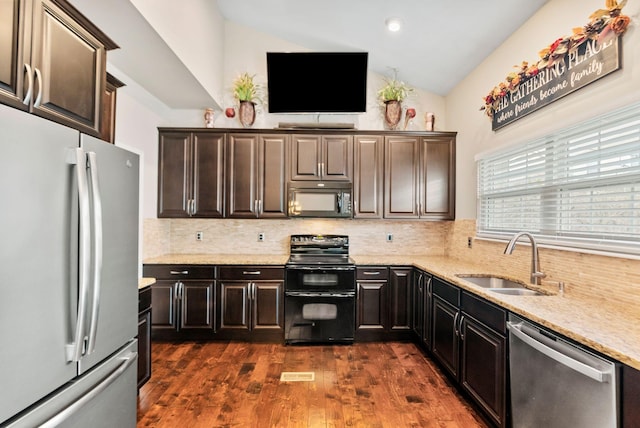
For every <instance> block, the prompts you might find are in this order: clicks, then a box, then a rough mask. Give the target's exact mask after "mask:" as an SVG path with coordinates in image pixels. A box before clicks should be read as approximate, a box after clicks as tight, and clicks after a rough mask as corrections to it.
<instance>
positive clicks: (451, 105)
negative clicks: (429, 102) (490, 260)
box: [446, 0, 640, 219]
mask: <svg viewBox="0 0 640 428" xmlns="http://www.w3.org/2000/svg"><path fill="white" fill-rule="evenodd" d="M603 7H604V1H603V0H553V1H550V2H548V3H547V4H546V5H545V6H544V7H543V8H542V9H540V11H539V12H538V13H536V14H535V15H534V16H533V17H532V18H531V19H530V20H529V21H527V22H526V23H525V24H524V25H523V26H522V27H521V28H520V29H519V30H518V31H516V32H515V33H514V34H513V35H512V36H511V37H510V38H509V39H508V40H507V41H506V42H505V43H504V44H503V45H502V46H500V47H499V48H498V49H497V50H496V51H495V52H494V53H493V54H491V56H489V57H488V58H487V59H486V60H485V61H484V62H483V63H482V64H481V65H480V66H479V67H477V68H476V69H475V70H474V71H473V72H472V73H471V74H470V75H469V76H468V77H467V78H466V79H465V80H464V81H463V82H461V83H460V84H459V85H457V86H456V88H455V89H454V90H453V91H452V92H451V93H450V94H449V95H448V96H447V97H446V116H447V124H448V126H449V127H450V128H451V129H452V130H456V131H458V138H457V178H456V186H457V195H456V208H457V211H456V218H458V219H465V218H475V217H476V192H475V189H476V168H475V161H474V158H475V156H476V155H477V154H478V153H481V152H484V151H487V150H490V149H495V148H497V147H501V146H505V145H509V144H517V143H519V142H523V141H528V140H530V139H534V138H538V137H541V136H543V135H545V134H547V133H550V132H552V131H554V130H557V129H561V128H564V127H568V126H570V125H572V124H575V123H579V122H582V121H584V120H586V119H589V118H592V117H596V116H598V114H601V113H604V112H607V111H610V110H612V109H615V108H617V107H621V106H624V105H627V104H631V103H633V102H637V101H639V100H640V51H639V49H638V46H639V45H640V29H638V28H636V27H637V26H638V24H639V22H638V15H639V10H640V5H639V4H638V2H629V4H628V5H627V6H626V7H625V8H624V9H623V10H622V13H623V14H625V15H628V16H630V17H631V18H632V23H631V25H630V26H629V28H628V29H627V31H626V33H625V34H624V35H623V37H622V55H621V57H622V69H621V70H618V71H616V72H614V73H612V74H610V75H608V76H606V77H604V78H602V79H600V80H599V81H597V82H595V83H592V84H591V85H589V86H587V87H585V88H582V89H580V90H578V91H576V92H574V93H572V94H570V95H567V96H566V97H564V98H562V99H561V100H558V101H556V102H554V103H552V104H550V105H548V106H546V107H544V108H542V109H540V110H538V111H537V112H535V113H532V114H530V115H528V116H526V117H523V118H521V119H519V120H517V121H516V122H513V123H512V124H510V125H507V126H506V127H504V128H502V129H500V130H498V131H496V132H493V131H491V121H490V119H489V118H488V117H487V116H486V115H485V114H484V112H481V111H479V108H480V107H481V106H482V105H483V98H484V96H485V95H486V94H487V93H488V92H489V91H490V90H491V89H492V88H493V87H494V86H496V85H497V84H498V83H500V82H501V81H503V80H504V79H505V77H506V75H507V74H508V73H509V72H511V71H514V69H513V66H514V65H519V64H520V63H521V62H522V61H529V63H534V62H535V61H537V60H538V58H539V57H538V51H540V50H541V49H543V48H545V47H546V46H548V45H549V44H551V43H552V42H553V41H554V40H556V39H557V38H559V37H563V36H566V35H570V34H571V29H572V28H573V27H582V26H584V25H585V24H586V23H588V22H589V15H591V13H593V12H594V11H596V10H597V9H601V8H603ZM478 25H482V24H481V23H478Z"/></svg>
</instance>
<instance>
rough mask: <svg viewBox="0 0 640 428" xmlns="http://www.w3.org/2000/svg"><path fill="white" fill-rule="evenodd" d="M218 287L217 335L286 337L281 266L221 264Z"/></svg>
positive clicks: (260, 338)
mask: <svg viewBox="0 0 640 428" xmlns="http://www.w3.org/2000/svg"><path fill="white" fill-rule="evenodd" d="M218 288H219V292H218V296H219V298H218V313H219V317H218V327H217V336H218V338H220V339H234V340H252V341H261V342H262V341H264V342H272V341H273V342H280V341H283V340H284V269H283V268H282V267H267V266H242V267H221V268H220V280H219V281H218Z"/></svg>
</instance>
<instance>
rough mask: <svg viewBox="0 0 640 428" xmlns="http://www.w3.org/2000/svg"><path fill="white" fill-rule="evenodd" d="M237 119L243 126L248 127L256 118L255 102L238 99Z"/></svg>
mask: <svg viewBox="0 0 640 428" xmlns="http://www.w3.org/2000/svg"><path fill="white" fill-rule="evenodd" d="M238 119H239V120H240V123H241V124H242V126H244V127H245V128H249V127H250V126H251V125H253V122H255V120H256V104H255V103H254V102H251V101H240V108H239V109H238Z"/></svg>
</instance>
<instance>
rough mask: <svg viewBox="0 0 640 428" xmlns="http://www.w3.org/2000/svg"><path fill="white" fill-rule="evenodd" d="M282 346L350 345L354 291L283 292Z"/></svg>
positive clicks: (353, 323) (352, 330)
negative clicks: (283, 329)
mask: <svg viewBox="0 0 640 428" xmlns="http://www.w3.org/2000/svg"><path fill="white" fill-rule="evenodd" d="M284 305H285V317H284V319H285V333H284V336H285V343H289V344H291V343H329V342H353V337H354V335H355V306H356V296H355V292H354V291H345V292H328V293H322V292H299V291H287V292H286V293H285V302H284Z"/></svg>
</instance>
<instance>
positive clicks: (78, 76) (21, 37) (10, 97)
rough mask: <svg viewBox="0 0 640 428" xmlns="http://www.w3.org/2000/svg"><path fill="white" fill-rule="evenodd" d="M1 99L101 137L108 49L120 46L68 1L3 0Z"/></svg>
mask: <svg viewBox="0 0 640 428" xmlns="http://www.w3.org/2000/svg"><path fill="white" fill-rule="evenodd" d="M2 12H3V13H1V14H0V26H2V28H3V29H7V30H8V31H9V34H8V39H7V40H5V41H3V43H1V44H0V64H2V65H1V66H0V102H2V103H3V104H8V105H11V106H13V107H16V108H20V109H22V110H25V111H29V112H31V113H33V114H36V115H38V116H41V117H45V118H47V119H50V120H53V121H55V122H58V123H62V124H64V125H67V126H70V127H72V128H74V129H78V130H80V131H82V132H85V133H87V134H90V135H93V136H96V137H100V125H101V123H100V122H101V115H102V108H103V104H102V103H103V93H104V90H105V84H106V62H107V61H106V53H107V50H110V49H115V48H117V47H118V46H117V45H116V44H115V43H114V42H113V41H112V40H110V39H109V38H108V37H107V36H106V35H105V34H104V33H103V32H102V31H100V30H99V29H98V28H97V27H95V26H94V25H93V24H92V23H91V22H89V21H88V20H87V19H86V18H84V16H82V15H81V14H80V13H79V12H78V11H77V10H76V9H75V8H74V7H72V6H71V5H70V4H68V3H67V2H66V1H64V0H9V1H5V2H3V6H2Z"/></svg>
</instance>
